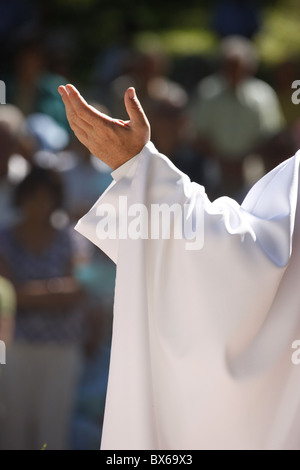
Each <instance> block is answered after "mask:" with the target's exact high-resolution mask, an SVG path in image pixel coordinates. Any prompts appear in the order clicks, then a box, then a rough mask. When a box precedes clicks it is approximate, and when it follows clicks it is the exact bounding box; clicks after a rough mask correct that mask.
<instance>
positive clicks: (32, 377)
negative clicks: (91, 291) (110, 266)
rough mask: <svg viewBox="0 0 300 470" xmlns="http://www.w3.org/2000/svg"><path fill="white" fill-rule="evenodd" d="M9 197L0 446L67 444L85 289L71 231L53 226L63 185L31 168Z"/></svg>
mask: <svg viewBox="0 0 300 470" xmlns="http://www.w3.org/2000/svg"><path fill="white" fill-rule="evenodd" d="M14 200H15V203H16V205H17V206H18V208H19V209H20V211H21V215H22V217H21V218H20V220H19V221H18V222H17V223H16V224H15V225H13V226H12V227H9V228H6V229H3V230H2V231H1V232H0V273H1V275H3V276H5V277H6V278H8V279H9V280H10V281H11V282H12V283H13V285H14V287H15V290H16V296H17V310H16V324H15V335H14V340H13V342H12V345H11V348H10V350H9V354H7V365H6V367H5V369H4V371H3V374H2V388H1V396H2V398H1V401H2V403H3V404H4V406H5V409H6V413H5V415H4V416H3V419H2V420H1V432H0V448H1V449H8V450H9V449H17V450H18V449H20V450H22V449H25V450H26V449H41V448H42V446H43V445H44V444H45V445H47V448H48V449H68V447H69V445H70V442H69V440H70V425H71V418H72V413H73V406H74V399H75V395H76V390H77V389H76V387H77V384H78V380H79V374H80V371H81V363H82V343H83V340H84V308H83V305H82V302H83V300H84V293H83V290H82V287H81V285H80V284H79V283H78V282H77V280H76V279H75V278H74V276H73V267H74V266H73V263H74V259H75V257H76V256H75V255H76V249H75V246H74V243H73V240H72V237H71V232H70V231H69V230H68V228H66V229H57V228H55V227H54V226H53V225H52V222H51V221H52V219H51V216H52V214H53V213H54V211H55V210H56V209H58V208H59V207H61V205H62V200H63V187H62V183H61V179H60V177H59V174H58V173H57V172H55V171H54V170H46V169H41V168H38V167H33V168H32V170H31V171H30V173H29V174H28V175H27V176H26V177H25V178H24V179H23V180H22V181H21V182H20V183H19V184H18V186H17V187H16V190H15V193H14Z"/></svg>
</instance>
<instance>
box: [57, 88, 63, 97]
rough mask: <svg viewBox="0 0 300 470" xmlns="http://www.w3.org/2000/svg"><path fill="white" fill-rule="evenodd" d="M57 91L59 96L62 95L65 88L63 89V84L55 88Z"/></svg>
mask: <svg viewBox="0 0 300 470" xmlns="http://www.w3.org/2000/svg"><path fill="white" fill-rule="evenodd" d="M57 91H58V93H59V94H60V96H63V94H64V91H65V89H64V87H63V86H59V87H58V89H57Z"/></svg>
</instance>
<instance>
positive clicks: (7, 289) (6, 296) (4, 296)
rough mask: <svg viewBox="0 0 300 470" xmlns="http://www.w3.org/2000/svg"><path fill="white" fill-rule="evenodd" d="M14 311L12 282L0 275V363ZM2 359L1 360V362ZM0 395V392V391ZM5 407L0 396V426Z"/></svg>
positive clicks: (4, 360)
mask: <svg viewBox="0 0 300 470" xmlns="http://www.w3.org/2000/svg"><path fill="white" fill-rule="evenodd" d="M15 313H16V292H15V289H14V287H13V285H12V283H11V282H10V281H9V280H8V279H6V278H4V277H3V276H0V341H1V342H3V343H2V344H1V343H0V364H5V362H6V349H7V348H9V347H10V344H11V341H12V339H13V334H14V326H15ZM2 361H3V362H2ZM1 367H3V366H1V365H0V390H1V387H2V383H1V372H2V370H1ZM0 396H1V392H0ZM5 413H6V409H5V406H4V404H3V403H2V401H1V398H0V428H2V426H1V420H2V418H3V416H5Z"/></svg>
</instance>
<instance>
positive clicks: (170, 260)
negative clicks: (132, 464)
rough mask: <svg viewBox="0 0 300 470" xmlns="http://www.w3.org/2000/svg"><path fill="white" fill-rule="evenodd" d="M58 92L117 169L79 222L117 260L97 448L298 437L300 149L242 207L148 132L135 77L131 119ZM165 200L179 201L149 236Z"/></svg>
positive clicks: (282, 442) (260, 444) (87, 137)
mask: <svg viewBox="0 0 300 470" xmlns="http://www.w3.org/2000/svg"><path fill="white" fill-rule="evenodd" d="M59 91H60V93H61V95H62V99H63V101H64V103H65V107H66V113H67V117H68V119H69V122H70V125H71V127H72V129H73V130H74V132H75V134H76V135H77V137H78V138H79V140H80V141H81V142H82V143H83V144H84V145H86V146H87V147H88V148H89V150H90V151H91V153H93V154H94V155H96V156H97V157H98V158H100V159H101V160H103V161H104V162H105V163H106V164H107V165H109V166H110V167H111V168H112V169H113V170H114V171H113V172H112V176H113V180H114V181H113V182H112V184H111V185H110V187H109V188H108V189H107V190H106V191H105V192H104V194H103V195H102V196H101V197H100V199H99V200H98V201H97V202H96V203H95V205H94V206H93V207H92V208H91V210H90V211H89V212H88V214H86V215H85V216H84V217H83V218H82V219H81V220H80V221H79V222H78V224H77V226H76V229H77V230H78V231H79V232H80V233H82V234H83V235H84V236H85V237H87V238H88V239H89V240H91V241H92V242H93V243H94V244H95V245H97V246H98V247H100V248H101V249H102V250H103V251H105V252H106V253H107V254H108V256H110V257H111V259H112V260H113V261H114V262H115V263H116V265H117V277H116V289H115V303H114V325H113V337H112V349H111V362H110V373H109V383H108V390H107V399H106V410H105V419H104V426H103V434H102V442H101V449H103V450H104V449H106V450H108V449H110V450H112V449H134V450H140V449H165V450H166V449H168V450H175V449H287V448H289V449H298V448H300V442H299V437H298V436H299V422H300V420H299V412H300V407H299V404H300V396H299V387H300V374H299V371H298V370H297V367H296V366H295V365H294V364H293V362H292V360H291V357H292V352H293V349H292V347H293V344H295V343H294V341H295V340H297V336H299V335H300V322H299V305H300V292H299V289H298V286H297V279H298V278H299V272H298V270H299V268H298V267H299V261H300V260H299V256H300V252H299V248H300V246H299V236H298V235H299V228H300V227H299V217H298V215H297V202H298V180H299V157H300V155H299V154H296V155H295V157H293V158H291V159H290V160H287V161H286V162H284V163H282V164H281V165H280V166H279V167H277V168H275V169H274V170H273V171H272V172H270V173H269V174H268V175H266V176H265V177H264V178H262V179H261V180H260V181H259V182H258V183H257V184H256V185H255V186H254V187H253V188H252V190H251V191H250V192H249V193H248V195H247V197H246V198H245V200H244V202H243V204H242V205H241V206H240V205H239V204H237V203H236V202H235V201H233V200H232V199H230V198H228V197H223V198H219V199H217V200H215V201H213V202H210V201H209V199H208V197H207V196H206V194H205V190H204V188H203V187H202V186H200V185H198V184H195V183H192V182H191V181H190V180H189V178H188V177H187V176H186V175H185V174H183V173H181V172H180V171H179V170H177V168H176V167H175V166H174V165H173V164H172V163H171V162H170V160H169V159H168V158H167V157H165V156H163V155H161V154H159V152H158V151H157V150H156V149H155V147H154V146H153V144H152V143H151V142H149V140H150V126H149V123H148V120H147V118H146V116H145V114H144V112H143V110H142V108H141V105H140V103H139V101H138V99H137V97H136V95H135V92H134V90H133V89H132V88H129V89H128V90H127V91H126V93H125V106H126V109H127V112H128V114H129V119H130V120H129V121H119V120H117V119H112V118H110V117H108V116H106V115H103V114H101V113H99V112H98V111H97V110H95V109H93V108H92V107H91V106H89V105H88V104H87V103H86V102H85V101H84V99H83V98H82V97H81V96H80V94H79V93H78V91H77V90H76V89H75V88H74V87H73V86H71V85H68V86H66V87H60V88H59ZM83 184H84V181H83ZM163 204H164V207H169V208H174V207H175V208H177V209H178V208H182V209H184V210H182V211H181V212H180V211H179V212H176V211H174V214H173V215H174V218H172V219H171V218H170V219H169V225H170V227H169V228H174V232H173V233H171V230H170V232H169V236H166V237H165V236H160V237H157V236H152V235H153V233H154V232H152V231H151V230H150V231H149V230H148V232H147V230H146V229H149V225H151V227H153V226H154V227H156V223H157V222H158V220H157V219H155V220H153V218H152V208H153V207H157V206H159V207H160V208H162V205H163ZM185 209H186V210H185ZM125 212H126V213H125ZM169 215H170V212H169ZM124 220H125V222H124ZM132 224H133V225H132ZM179 226H184V228H186V227H188V228H189V230H188V231H185V230H183V231H182V232H181V234H182V236H181V237H180V236H178V231H177V232H176V230H177V229H178V227H179ZM155 234H156V232H155ZM175 234H177V235H175ZM199 235H200V236H199ZM197 236H198V238H197ZM193 241H196V242H198V244H196V245H192V242H193Z"/></svg>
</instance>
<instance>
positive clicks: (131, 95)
mask: <svg viewBox="0 0 300 470" xmlns="http://www.w3.org/2000/svg"><path fill="white" fill-rule="evenodd" d="M128 96H129V98H130V99H133V98H134V97H135V89H134V88H129V91H128Z"/></svg>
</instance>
